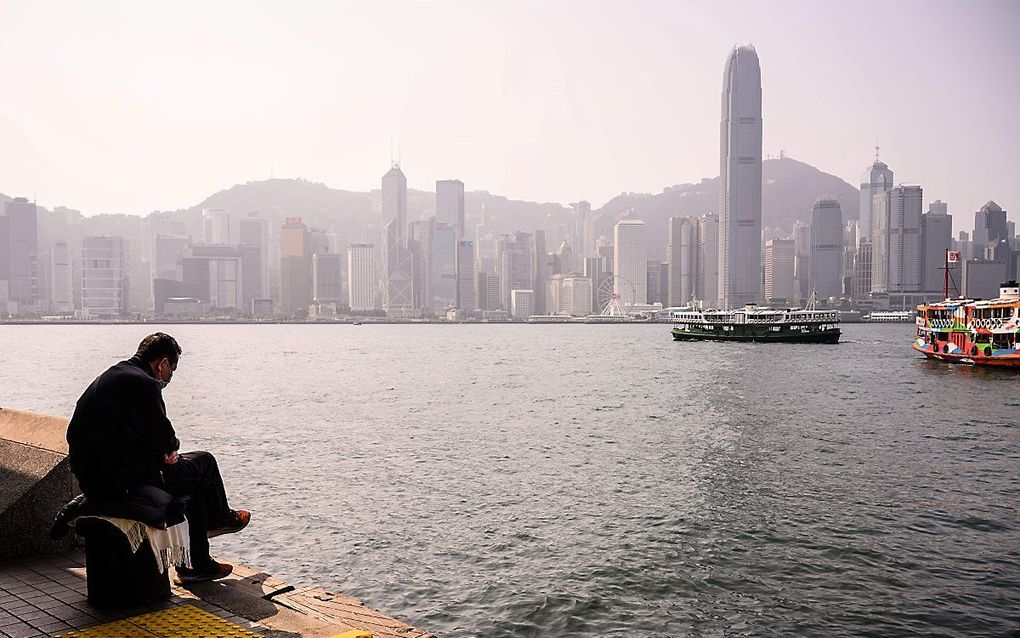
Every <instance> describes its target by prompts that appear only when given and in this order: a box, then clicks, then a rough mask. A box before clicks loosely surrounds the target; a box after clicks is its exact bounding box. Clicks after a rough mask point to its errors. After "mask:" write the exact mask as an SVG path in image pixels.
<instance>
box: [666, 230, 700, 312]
mask: <svg viewBox="0 0 1020 638" xmlns="http://www.w3.org/2000/svg"><path fill="white" fill-rule="evenodd" d="M696 236H697V225H696V221H695V220H692V219H691V218H690V217H670V218H669V231H668V233H667V238H666V263H667V264H668V266H667V269H668V274H667V278H668V281H669V287H668V290H667V294H666V295H665V297H666V299H665V300H664V305H667V304H668V305H669V306H673V307H677V306H683V305H685V304H686V303H687V302H688V301H690V300H691V296H692V295H693V294H694V286H695V284H696V282H697V256H698V255H697V254H698V251H697V250H696V247H695V238H696Z"/></svg>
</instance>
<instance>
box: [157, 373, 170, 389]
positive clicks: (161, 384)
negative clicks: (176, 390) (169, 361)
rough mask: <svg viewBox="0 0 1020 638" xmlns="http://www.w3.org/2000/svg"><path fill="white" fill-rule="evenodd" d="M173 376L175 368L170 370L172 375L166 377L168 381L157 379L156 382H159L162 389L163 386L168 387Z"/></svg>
mask: <svg viewBox="0 0 1020 638" xmlns="http://www.w3.org/2000/svg"><path fill="white" fill-rule="evenodd" d="M173 378H174V371H173V370H171V371H170V376H169V377H167V378H166V381H163V380H162V379H156V383H158V384H159V389H160V390H162V389H163V388H165V387H167V386H168V385H170V381H171V380H172V379H173Z"/></svg>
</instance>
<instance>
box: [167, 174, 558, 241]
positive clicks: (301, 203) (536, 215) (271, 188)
mask: <svg viewBox="0 0 1020 638" xmlns="http://www.w3.org/2000/svg"><path fill="white" fill-rule="evenodd" d="M381 199H382V195H381V192H380V191H379V190H378V189H377V190H372V191H369V192H353V191H345V190H337V189H333V188H329V187H328V186H326V185H325V184H320V183H316V182H309V181H306V180H301V179H270V180H264V181H258V182H248V183H246V184H238V185H236V186H233V187H231V188H228V189H226V190H223V191H220V192H218V193H215V194H213V195H211V196H209V197H207V198H206V199H205V200H203V201H202V202H201V203H199V204H196V205H195V206H193V207H191V208H189V209H186V210H181V211H176V212H174V213H171V215H172V216H174V217H175V218H177V219H180V220H182V221H184V222H185V223H186V224H187V225H188V228H189V232H191V233H192V234H193V235H195V236H200V235H201V228H202V226H201V220H202V209H204V208H220V209H223V210H225V211H227V212H229V213H230V214H231V223H232V224H235V225H236V224H238V221H237V220H239V219H240V218H241V217H244V216H246V215H247V214H248V213H251V212H253V211H259V213H260V214H261V215H262V216H264V217H266V218H268V219H270V220H271V221H272V222H273V223H280V222H282V221H283V219H284V218H286V217H300V218H301V219H302V221H303V222H304V223H305V224H306V225H307V226H309V227H319V228H332V229H334V230H336V232H337V234H338V235H339V239H340V242H341V245H343V244H345V243H347V242H349V241H362V240H365V241H375V239H376V238H375V236H374V235H367V231H366V229H368V228H369V227H373V226H374V227H380V226H382V225H383V222H384V220H383V219H382V218H381V212H380V209H381ZM464 200H465V201H464V206H465V216H466V224H467V226H468V228H473V227H474V225H475V224H477V223H478V222H479V221H480V219H481V211H482V207H483V206H484V207H485V210H486V215H487V218H488V220H489V223H490V225H491V226H492V227H493V228H494V229H495V230H496V231H497V232H512V231H515V230H522V229H523V230H533V229H535V228H545V227H548V226H549V225H550V222H552V223H553V224H557V223H563V222H564V221H566V219H567V218H568V217H569V215H570V213H571V211H570V208H568V207H565V206H562V205H560V204H555V203H536V202H524V201H517V200H512V199H509V198H507V197H503V196H501V195H493V194H491V193H488V192H486V191H468V192H467V193H465V197H464ZM434 212H435V193H432V192H428V191H420V190H415V189H409V190H408V193H407V218H408V221H414V220H416V219H422V218H425V217H428V216H430V215H432V214H433V213H434ZM385 221H388V220H385ZM235 230H236V229H235ZM232 232H233V230H232Z"/></svg>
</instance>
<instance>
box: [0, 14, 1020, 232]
mask: <svg viewBox="0 0 1020 638" xmlns="http://www.w3.org/2000/svg"><path fill="white" fill-rule="evenodd" d="M0 25H2V29H0V83H2V86H3V89H4V90H3V98H2V99H0V189H2V190H3V191H4V192H5V193H7V194H8V195H25V196H28V197H33V196H34V197H36V198H37V200H38V202H39V203H40V204H42V205H45V206H48V207H53V206H55V205H69V206H73V207H77V208H80V209H81V210H82V211H83V212H85V213H86V214H94V213H100V212H126V213H147V212H149V211H151V210H153V209H173V208H180V207H187V206H191V205H194V204H196V203H198V202H199V201H201V199H203V198H204V197H205V196H207V195H209V194H211V193H213V192H215V191H217V190H220V189H223V188H226V187H229V186H231V185H232V184H235V183H238V182H245V181H249V180H256V179H264V178H266V177H268V176H269V174H270V170H272V171H273V174H275V176H277V177H303V178H305V179H309V180H313V181H320V182H325V183H326V184H327V185H329V186H331V187H334V188H346V189H352V190H367V189H369V188H378V185H379V178H380V177H381V176H382V174H383V173H384V172H385V171H386V170H387V168H388V163H389V159H390V139H391V138H392V139H394V140H399V146H400V149H401V156H402V163H403V167H404V172H405V173H406V174H407V177H408V183H409V186H411V187H412V188H422V189H429V190H432V189H433V188H434V182H435V180H436V179H449V178H458V179H461V180H463V181H464V183H465V185H466V187H467V188H468V189H469V190H476V189H477V190H481V189H485V190H489V191H492V192H495V193H500V194H504V195H507V196H509V197H512V198H518V199H529V200H538V201H559V202H564V203H566V202H571V201H576V200H578V199H588V200H590V201H591V202H592V203H593V204H594V205H595V206H600V205H602V204H603V203H604V202H605V201H606V200H607V199H609V198H610V197H612V196H614V195H616V194H618V193H619V192H621V191H647V192H658V191H660V190H661V189H662V187H663V186H667V185H672V184H678V183H681V182H687V181H696V180H698V179H700V178H702V177H706V176H714V175H717V174H718V169H719V113H720V91H721V88H722V72H723V64H724V62H725V60H726V57H727V55H728V53H729V50H730V48H731V47H732V46H733V45H734V44H735V43H744V42H752V43H753V44H754V45H755V46H756V48H757V49H758V54H759V57H760V59H761V64H762V83H763V87H764V91H763V93H764V104H763V111H764V119H765V122H764V125H765V127H764V131H765V132H764V137H765V152H766V154H778V153H779V151H780V150H781V149H785V150H786V152H787V154H788V155H790V156H791V157H794V158H797V159H800V160H803V161H806V162H809V163H811V164H813V165H815V166H817V167H818V168H820V169H822V170H824V171H827V172H831V173H834V174H836V175H839V176H840V177H842V178H844V179H846V180H848V181H850V182H851V183H853V184H855V185H856V184H857V182H858V180H859V177H860V175H861V173H862V172H863V170H864V169H865V168H866V167H867V166H868V165H869V163H870V162H871V161H872V158H873V155H874V149H873V147H874V145H875V140H876V139H878V140H879V142H880V144H881V147H882V159H883V160H885V161H887V162H888V163H889V165H890V167H891V168H892V169H893V170H894V171H895V173H896V180H897V181H898V182H916V183H920V184H921V185H922V186H924V190H925V201H926V202H927V201H931V200H933V199H936V198H941V199H943V200H945V201H947V202H949V206H950V212H952V213H957V214H964V216H965V219H967V221H966V222H964V225H963V226H961V221H962V220H959V219H958V220H957V223H956V228H957V229H960V228H969V227H970V226H971V225H972V223H973V221H972V220H973V215H972V212H973V211H974V210H976V209H977V207H979V206H980V205H981V204H982V203H984V202H985V201H986V200H988V199H995V200H997V201H998V202H999V203H1000V204H1001V205H1002V206H1003V207H1004V208H1007V209H1008V210H1010V211H1011V214H1010V216H1011V217H1012V218H1014V219H1017V218H1018V216H1017V210H1018V209H1020V38H1018V37H1017V32H1018V29H1020V2H1014V1H1004V2H990V1H989V2H980V1H978V2H973V1H971V2H931V1H925V2H895V1H876V2H861V1H855V2H842V1H839V2H819V1H816V0H802V1H798V2H793V1H790V2H769V1H763V0H759V1H755V2H747V3H743V2H726V3H722V2H678V1H667V2H623V1H620V2H592V1H578V2H566V1H556V0H547V1H537V2H497V1H490V0H485V1H479V2H415V3H391V2H378V1H372V2H365V1H357V2H286V3H284V2H252V1H245V2H197V3H189V2H175V3H154V2H134V1H132V2H112V1H104V2H36V1H32V2H19V1H17V0H2V2H0Z"/></svg>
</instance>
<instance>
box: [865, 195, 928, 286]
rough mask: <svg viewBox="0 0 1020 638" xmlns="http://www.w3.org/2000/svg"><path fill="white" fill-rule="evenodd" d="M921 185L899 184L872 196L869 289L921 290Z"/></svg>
mask: <svg viewBox="0 0 1020 638" xmlns="http://www.w3.org/2000/svg"><path fill="white" fill-rule="evenodd" d="M921 199H922V191H921V187H920V186H918V185H916V184H901V185H900V186H897V187H896V188H893V189H891V190H889V191H888V192H885V193H879V194H878V195H876V196H875V207H874V210H875V213H876V217H875V219H874V220H873V222H874V229H873V233H874V236H875V242H874V252H873V256H872V266H871V272H872V275H871V289H872V291H873V292H881V293H918V292H920V291H921Z"/></svg>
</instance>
